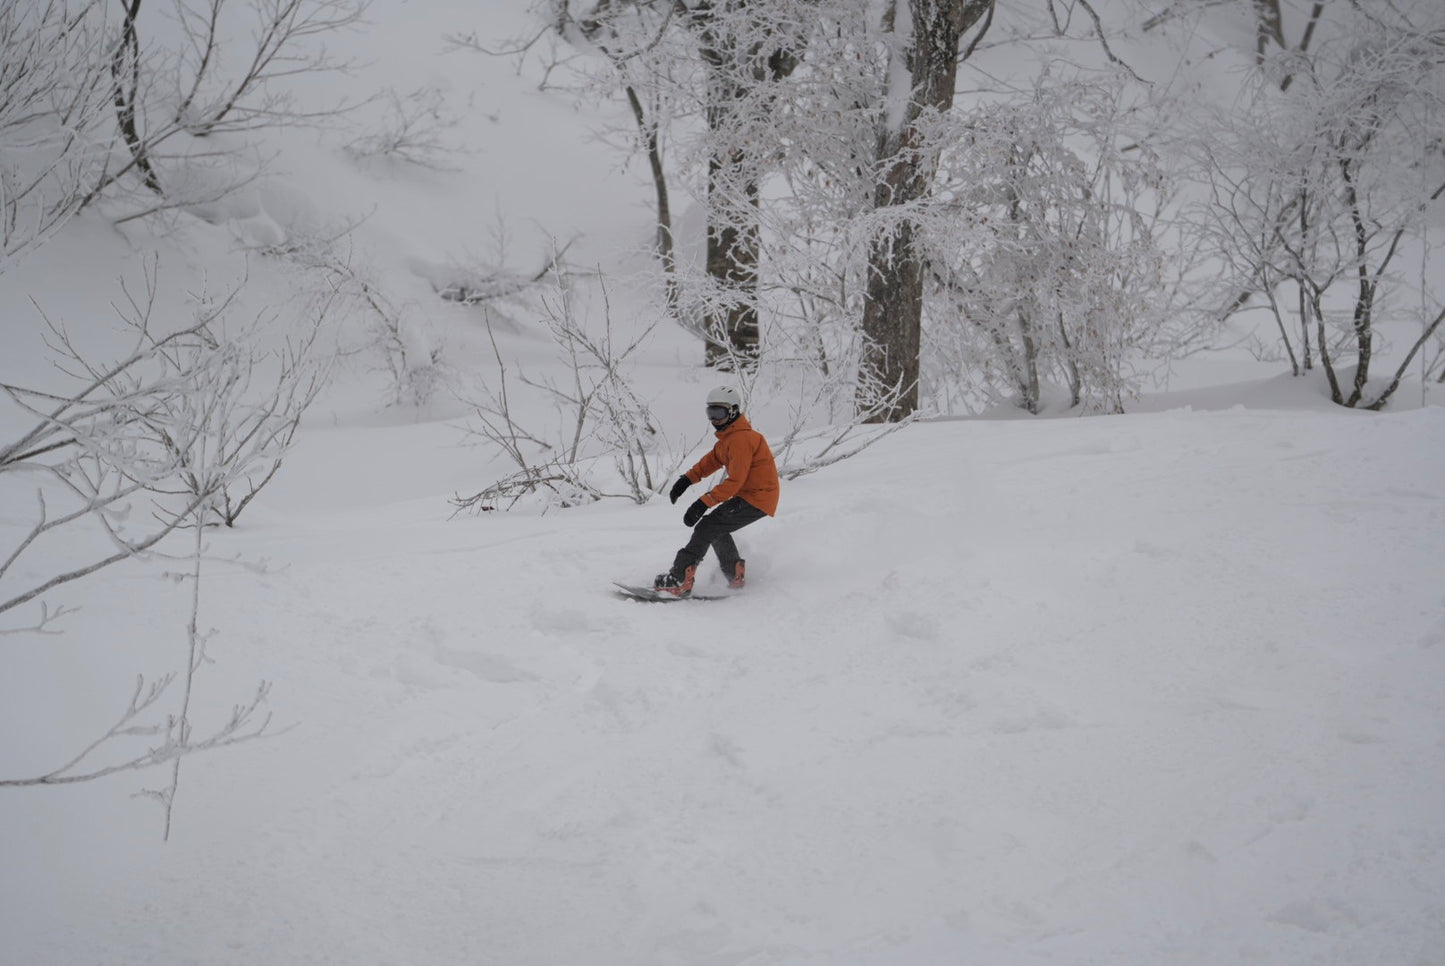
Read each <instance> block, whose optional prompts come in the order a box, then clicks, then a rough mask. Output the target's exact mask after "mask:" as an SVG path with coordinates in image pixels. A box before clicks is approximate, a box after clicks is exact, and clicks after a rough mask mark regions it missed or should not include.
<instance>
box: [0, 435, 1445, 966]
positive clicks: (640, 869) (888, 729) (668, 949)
mask: <svg viewBox="0 0 1445 966" xmlns="http://www.w3.org/2000/svg"><path fill="white" fill-rule="evenodd" d="M417 429H418V431H421V432H424V431H425V427H418V428H417ZM395 432H398V431H397V430H394V429H393V430H375V431H371V432H370V433H367V434H363V435H359V436H358V435H356V434H355V431H351V430H332V431H326V430H317V431H315V432H314V435H315V436H317V437H321V438H320V439H319V440H317V441H316V445H314V446H312V445H303V446H302V447H301V448H300V449H299V450H298V451H297V452H296V453H295V454H294V456H293V459H294V460H295V462H296V464H297V465H296V466H294V467H292V471H293V475H294V476H302V475H309V476H310V477H311V478H312V479H313V480H314V481H316V482H318V483H319V482H320V481H322V480H325V481H326V482H327V485H329V486H333V487H335V488H337V489H338V490H345V489H346V488H347V482H346V481H347V478H348V476H350V474H351V473H353V472H357V473H359V472H361V469H360V467H361V464H365V466H366V467H367V468H368V469H367V472H380V473H382V474H383V475H384V474H385V467H384V465H382V461H380V460H377V459H375V458H374V457H375V454H376V453H377V452H378V451H383V450H385V448H386V445H387V444H386V440H385V439H384V438H383V436H384V434H385V433H395ZM327 436H332V437H335V438H333V439H329V440H328V439H326V438H325V437H327ZM1442 441H1445V410H1442V409H1440V408H1429V409H1422V410H1416V411H1412V412H1405V413H1399V414H1395V415H1384V416H1361V415H1359V414H1355V413H1345V412H1337V411H1333V410H1327V409H1325V408H1324V407H1320V408H1318V409H1315V410H1306V411H1295V412H1290V411H1283V410H1276V411H1271V410H1243V409H1238V410H1231V411H1223V412H1195V411H1190V410H1187V409H1181V410H1174V411H1168V412H1163V413H1158V414H1146V415H1137V416H1126V417H1121V418H1107V419H1105V418H1101V419H1088V420H1056V421H1039V422H1021V421H960V422H951V423H939V424H927V425H920V426H917V427H916V428H914V429H912V430H911V431H909V432H907V433H906V434H903V435H900V436H895V437H893V438H890V439H889V440H887V441H885V442H884V443H882V444H880V445H879V446H877V447H876V448H875V449H873V450H871V451H869V452H868V453H866V454H865V455H863V456H860V457H858V458H857V459H855V460H852V461H850V462H847V463H844V464H842V465H840V466H838V467H835V468H833V469H831V470H829V471H827V472H826V473H823V474H818V475H816V476H813V477H809V478H804V479H802V480H799V481H797V482H795V483H792V484H791V485H789V486H787V487H786V489H785V491H784V500H783V506H782V509H781V512H780V514H779V516H778V517H777V518H776V520H772V521H766V522H763V523H759V524H757V525H756V526H755V527H753V528H752V529H750V530H746V531H743V533H742V534H741V535H740V539H741V540H742V543H743V547H744V550H745V553H746V555H747V557H748V559H749V564H750V575H751V585H750V586H749V587H748V588H747V589H746V590H745V591H744V592H742V593H741V594H740V595H738V596H737V597H736V598H734V599H728V600H725V601H720V602H695V603H673V604H665V605H648V604H636V603H629V602H626V601H622V600H617V599H613V598H612V597H610V596H609V595H608V592H607V586H608V582H609V580H611V579H613V578H623V579H628V578H637V577H641V576H643V575H646V574H649V573H650V572H652V571H654V570H657V569H660V568H661V567H662V566H663V564H664V562H665V561H666V560H667V559H668V558H669V557H670V555H671V552H672V550H673V549H674V548H675V546H676V545H677V544H678V543H679V542H680V540H681V538H682V536H683V535H684V534H683V531H682V528H681V527H680V526H679V525H678V520H677V516H678V514H677V512H676V509H675V508H673V507H670V506H668V505H667V503H666V502H665V501H657V502H655V503H654V504H652V505H649V506H646V507H640V508H639V507H635V506H632V505H630V504H629V505H622V504H617V505H605V504H603V505H595V506H592V507H588V508H583V509H576V510H571V511H566V512H563V513H555V514H549V515H547V516H543V517H537V516H532V517H527V516H505V515H501V514H492V515H486V516H482V517H476V518H466V519H457V520H450V521H449V520H447V519H446V518H445V517H446V515H445V512H444V508H445V503H444V498H445V497H446V495H447V493H446V491H445V490H444V489H442V488H439V487H434V488H432V489H431V490H427V489H425V488H419V489H418V490H417V492H415V493H414V494H413V497H414V498H413V499H392V500H381V499H378V500H376V501H374V502H372V503H369V504H367V505H356V506H345V505H343V506H340V507H337V508H335V509H331V510H326V509H321V508H318V507H316V506H314V505H312V504H310V503H309V502H308V501H307V500H305V499H304V498H303V497H302V494H301V493H300V490H301V487H292V488H291V489H290V491H289V492H287V491H284V490H283V491H281V495H278V497H277V498H274V499H272V500H270V501H268V503H267V505H266V507H265V508H264V512H258V513H257V516H258V518H259V519H258V520H257V521H255V523H254V524H253V525H252V526H250V527H247V528H244V529H242V530H240V531H239V532H236V533H234V534H226V535H218V536H217V537H216V538H215V539H214V540H213V551H215V552H219V551H221V550H224V552H225V553H227V554H238V555H240V557H242V558H244V559H246V560H262V559H264V560H267V561H269V569H268V570H267V571H266V572H264V573H257V572H253V571H251V570H246V569H239V568H233V569H231V570H228V571H222V572H221V573H220V574H219V575H218V576H213V577H212V578H210V580H209V582H208V583H207V585H206V586H205V597H206V600H205V615H206V618H207V619H208V621H209V622H211V623H213V624H214V625H215V626H216V627H218V628H220V629H221V630H222V634H221V636H220V637H219V638H218V639H217V640H216V641H215V642H214V643H213V645H212V652H213V657H214V658H215V660H216V663H215V665H214V666H211V667H207V668H206V669H205V674H204V676H203V677H202V678H201V681H202V685H201V686H202V687H203V688H204V689H205V690H204V693H205V695H206V696H207V698H208V699H210V700H212V701H214V702H218V703H220V704H222V705H224V704H225V703H226V702H227V701H229V700H232V699H236V698H239V697H243V696H244V692H245V689H246V687H247V685H248V682H249V681H251V680H254V679H255V678H256V677H265V678H267V679H269V680H272V681H273V682H275V684H274V692H273V696H272V706H273V707H274V709H275V713H276V715H277V724H278V725H279V726H281V727H282V728H286V729H289V730H284V731H283V732H282V733H280V734H278V735H277V736H276V737H274V738H272V739H270V740H267V741H262V742H257V743H252V744H248V745H243V746H238V747H235V748H232V749H228V750H225V751H222V752H218V753H214V754H211V755H208V756H203V757H200V758H195V759H191V760H190V761H188V763H187V765H186V771H185V776H184V780H183V784H182V787H181V791H180V795H179V798H178V800H177V806H176V807H177V824H176V830H175V833H174V835H173V839H172V841H171V842H170V843H169V844H168V845H163V844H161V843H160V842H159V841H158V834H157V828H156V816H155V814H154V811H155V808H154V805H153V804H151V803H149V802H145V801H138V800H132V799H129V798H128V797H127V796H128V795H129V794H130V793H132V792H133V791H135V790H136V787H137V784H138V783H139V781H140V780H139V779H134V778H133V779H131V780H126V779H124V778H120V779H110V780H108V781H106V782H102V783H96V784H95V785H92V786H88V787H78V788H72V789H53V788H39V789H21V790H12V791H8V792H6V793H4V794H3V795H0V815H3V829H4V837H5V847H4V853H5V856H6V858H5V862H4V880H5V881H4V893H5V901H4V903H3V906H0V920H3V921H0V926H3V934H4V936H5V937H6V938H5V949H4V952H3V954H0V958H3V959H4V961H5V962H7V963H15V964H27V963H34V964H41V963H45V964H71V963H207V964H230V963H236V964H241V963H247V964H252V963H288V964H314V963H377V964H380V963H398V964H410V963H417V964H421V963H427V964H436V963H496V964H558V963H575V964H597V966H603V964H618V966H621V964H683V963H687V964H702V963H706V964H724V963H737V964H742V963H748V964H782V963H849V964H855V963H856V964H864V963H869V964H872V963H878V964H883V963H889V964H920V966H922V964H944V963H949V964H952V963H958V964H965V963H1129V964H1153V963H1162V962H1170V963H1199V964H1205V963H1209V964H1214V963H1226V962H1244V961H1252V962H1266V963H1300V964H1303V963H1340V964H1345V963H1350V964H1354V963H1402V964H1412V966H1415V964H1427V963H1439V962H1441V959H1440V956H1441V950H1445V826H1442V824H1441V822H1440V816H1441V815H1442V814H1445V767H1442V765H1445V728H1442V722H1445V610H1442V604H1445V601H1442V595H1445V589H1442V584H1441V580H1440V577H1441V565H1440V561H1441V553H1440V537H1441V534H1442V532H1445V499H1442V494H1441V490H1440V482H1441V479H1442V474H1441V470H1442V468H1445V466H1442V459H1441V455H1440V454H1441V445H1440V444H1441V443H1442ZM328 446H330V447H332V450H331V456H333V457H336V458H337V459H338V460H339V459H343V458H344V455H345V454H347V453H350V454H352V459H353V460H354V462H355V463H356V464H357V468H356V469H354V470H353V469H352V468H351V467H347V466H344V465H343V466H335V465H334V462H335V461H332V462H333V466H332V469H331V472H332V473H334V474H335V475H333V476H327V475H326V468H325V466H324V465H322V464H318V463H315V462H312V461H311V460H314V459H315V458H316V454H318V453H320V454H325V453H326V452H327V448H328ZM308 452H309V453H311V454H312V456H311V457H308ZM438 452H444V450H442V448H441V447H438ZM363 454H364V455H363ZM412 469H413V470H414V469H415V466H413V467H412ZM438 479H439V480H440V477H439V478H438ZM706 579H707V581H708V582H715V581H716V580H718V579H720V578H717V577H716V576H715V575H713V574H711V573H709V574H707V575H706ZM105 583H106V589H105V590H103V591H94V590H93V591H92V593H93V598H94V599H92V598H88V599H87V608H86V610H85V611H84V612H82V613H81V614H80V615H77V616H75V617H73V618H71V621H72V623H71V624H69V625H68V628H67V630H68V633H67V634H66V635H65V637H64V638H61V639H60V640H59V642H58V643H54V644H44V645H38V646H37V645H34V644H30V645H27V646H28V647H29V648H31V649H32V650H39V651H41V654H40V655H39V656H38V657H45V658H48V659H49V660H50V661H51V664H50V665H49V666H46V667H44V668H42V667H41V665H43V664H44V662H43V661H41V660H39V659H38V657H37V655H34V654H32V655H31V659H30V670H29V672H28V673H27V674H26V676H25V678H24V680H21V679H19V678H12V679H11V680H10V681H8V682H7V688H6V690H7V692H9V691H11V690H12V688H16V687H22V688H23V691H24V695H21V696H14V695H11V696H7V702H6V708H5V711H6V720H5V731H4V733H5V735H6V736H7V741H6V746H7V747H6V751H7V753H8V754H7V760H8V761H9V762H10V770H11V771H14V770H15V769H17V768H20V767H22V764H23V761H24V755H23V754H22V753H27V754H38V758H37V763H38V760H39V759H43V758H44V757H45V756H44V754H39V753H40V752H44V751H47V750H49V751H50V752H51V753H52V754H58V753H59V752H60V750H62V746H63V744H64V742H63V741H59V740H58V738H63V737H66V733H67V732H68V731H69V730H71V728H73V730H74V732H75V737H78V736H80V735H82V734H84V733H85V732H86V728H87V727H89V728H91V729H93V728H94V727H95V725H96V724H99V723H101V722H102V721H104V720H106V719H107V716H108V715H110V714H112V713H113V712H114V711H116V710H118V708H117V704H118V702H119V701H120V700H122V698H123V695H122V694H121V693H120V692H121V691H122V690H123V684H122V682H123V678H112V680H111V681H109V682H107V683H108V684H111V685H114V687H113V688H103V687H101V686H100V683H99V682H97V681H96V680H95V676H94V674H93V673H89V672H93V670H94V667H95V665H94V664H93V663H91V661H92V659H91V658H87V659H86V660H87V664H86V665H83V666H82V665H78V664H77V663H76V662H77V658H76V656H75V655H74V654H72V653H71V649H72V648H75V649H77V650H79V649H80V648H81V646H82V645H83V644H85V643H91V642H97V643H98V642H101V641H105V640H111V639H114V638H115V637H118V636H123V637H125V638H127V639H132V638H133V639H138V640H144V639H146V638H152V637H153V638H154V640H153V641H146V643H147V644H148V645H156V646H159V645H161V644H162V643H163V642H167V643H168V645H174V646H175V647H179V646H180V641H179V640H178V637H179V626H178V621H179V618H177V620H175V621H171V622H169V624H168V622H167V620H166V618H165V616H164V614H165V613H166V612H167V610H168V609H169V610H179V603H178V601H176V600H171V599H170V598H179V597H181V596H182V595H183V591H181V590H178V589H176V588H174V587H173V586H167V585H166V584H165V583H164V581H163V580H162V579H161V577H160V576H159V575H158V574H156V573H154V572H151V571H148V570H146V569H145V568H142V567H139V566H137V567H134V568H128V569H126V570H124V571H118V572H117V573H116V574H115V575H113V576H111V577H109V578H108V579H107V580H106V582H105ZM168 595H169V596H168ZM102 635H105V636H102ZM116 643H120V642H119V641H117V642H116ZM132 643H136V641H134V640H133V641H132ZM6 646H7V647H8V648H9V649H11V650H12V651H14V650H16V645H15V644H14V643H13V642H7V644H6ZM162 649H163V648H162ZM133 653H134V651H132V655H133ZM101 663H102V664H105V665H109V666H111V667H112V668H113V669H114V668H116V662H115V658H114V656H110V657H109V658H104V657H103V658H102V659H101ZM77 677H80V678H82V679H84V680H85V681H86V683H87V686H88V689H89V690H90V692H91V693H90V694H89V696H88V698H87V699H85V700H83V701H82V700H80V697H81V694H82V692H83V691H85V690H86V688H82V687H77V686H76V685H75V683H74V679H75V678H77ZM57 717H63V718H66V719H67V722H66V723H67V724H68V725H70V726H71V727H70V728H67V727H60V728H59V730H60V732H61V735H59V736H56V735H54V731H55V730H56V727H57V726H56V725H55V724H54V722H53V720H52V719H54V718H57ZM72 740H73V739H72Z"/></svg>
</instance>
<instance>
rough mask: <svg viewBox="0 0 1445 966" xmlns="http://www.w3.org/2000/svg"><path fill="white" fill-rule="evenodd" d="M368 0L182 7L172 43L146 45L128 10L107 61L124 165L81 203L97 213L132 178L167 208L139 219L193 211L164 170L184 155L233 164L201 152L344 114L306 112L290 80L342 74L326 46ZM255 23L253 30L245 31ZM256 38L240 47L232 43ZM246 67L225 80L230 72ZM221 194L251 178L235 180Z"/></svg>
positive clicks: (140, 23)
mask: <svg viewBox="0 0 1445 966" xmlns="http://www.w3.org/2000/svg"><path fill="white" fill-rule="evenodd" d="M365 5H366V0H257V2H255V3H251V4H247V5H244V6H243V5H240V4H238V3H237V2H236V0H176V2H175V4H174V11H173V13H174V24H173V29H174V31H175V34H174V37H173V39H172V42H171V43H169V44H168V43H165V42H153V43H148V42H147V38H146V37H145V36H144V26H145V9H144V2H143V0H123V2H122V14H121V20H120V38H119V40H118V41H117V42H116V44H115V45H114V47H113V48H112V49H111V52H110V64H109V66H110V72H111V77H112V84H111V89H110V93H111V99H112V101H113V104H114V109H115V117H116V124H117V128H118V130H119V132H120V135H121V140H122V141H123V143H124V144H125V147H126V157H125V159H124V160H123V161H121V162H120V163H118V164H115V165H112V166H111V167H110V168H109V169H108V170H107V171H106V172H105V174H104V176H103V177H102V178H100V179H99V181H98V182H97V183H96V184H95V185H94V186H93V187H92V189H91V191H90V192H89V194H88V195H87V196H86V198H85V199H84V203H85V204H90V203H93V202H94V201H96V200H98V199H99V198H101V197H102V196H104V195H105V194H106V193H107V192H108V191H109V190H110V189H111V188H113V187H114V186H115V185H117V184H119V183H120V182H122V180H123V179H126V178H128V177H129V176H131V175H132V174H134V175H136V176H138V178H139V180H140V182H141V184H142V185H143V186H144V187H145V188H146V189H148V190H149V191H150V192H151V193H152V194H153V195H156V196H158V197H159V198H161V199H162V200H160V201H157V202H153V203H152V204H151V205H150V206H148V207H145V208H144V209H143V210H142V211H140V212H138V213H137V214H133V215H131V216H130V217H136V216H137V215H138V214H148V213H151V212H153V211H157V210H163V209H165V208H169V207H176V206H183V205H186V204H189V203H193V202H194V201H195V199H191V198H186V197H182V196H178V195H177V193H176V192H173V191H170V190H169V189H168V186H167V185H166V183H165V181H166V178H165V175H164V174H163V172H162V167H163V163H164V162H165V161H166V160H167V158H168V157H170V152H173V151H179V152H180V155H181V156H182V157H184V158H186V159H187V162H188V163H191V164H196V163H210V164H224V163H227V162H228V161H230V162H234V160H235V152H234V150H228V149H225V148H198V146H197V145H198V144H200V143H203V142H204V140H205V139H206V138H209V137H211V136H213V135H216V134H221V133H236V132H247V131H254V130H257V129H260V128H265V127H273V126H277V125H282V124H293V123H319V122H321V121H323V120H324V119H326V118H328V117H331V116H333V115H335V114H336V113H337V112H338V111H339V110H340V109H341V106H340V105H336V104H330V105H326V106H323V107H319V108H306V107H303V106H301V105H299V104H298V103H297V102H296V100H295V98H294V97H293V95H292V93H291V92H290V90H289V89H288V88H287V86H286V85H287V82H289V81H291V80H292V79H294V78H296V77H298V76H301V75H305V74H312V73H317V72H326V71H334V70H339V69H342V68H343V67H344V66H345V65H344V64H342V63H340V62H338V61H336V60H335V59H333V58H332V57H331V56H330V54H329V53H328V52H327V50H326V46H325V44H324V43H323V42H322V40H321V38H324V37H325V36H326V35H328V34H331V33H334V32H336V31H339V30H344V29H347V28H349V27H352V26H354V25H356V24H357V23H358V22H359V21H360V20H361V17H362V14H363V13H364V11H365ZM248 21H249V22H248ZM241 35H249V41H248V42H245V43H238V42H237V41H235V40H234V39H232V38H234V37H236V36H241ZM230 63H237V64H239V65H240V66H239V68H238V69H236V70H234V71H228V70H227V69H226V67H225V66H224V65H227V64H230ZM230 177H231V179H232V180H230V181H228V182H227V183H226V184H225V185H224V186H223V187H222V188H220V189H213V191H219V192H220V193H222V194H224V193H226V192H229V191H231V190H234V189H235V188H236V187H238V186H239V185H240V184H243V183H244V182H245V181H246V180H247V178H248V177H249V176H248V175H245V174H232V175H231V176H230Z"/></svg>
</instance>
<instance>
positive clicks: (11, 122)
mask: <svg viewBox="0 0 1445 966" xmlns="http://www.w3.org/2000/svg"><path fill="white" fill-rule="evenodd" d="M107 44H108V40H107V36H106V30H105V16H104V7H103V3H102V0H44V2H36V3H15V2H7V3H4V4H0V272H4V271H5V270H6V269H7V268H9V267H10V265H11V264H12V263H13V262H14V261H15V260H16V259H18V258H19V257H20V256H21V255H23V254H25V253H26V252H28V251H30V250H32V249H34V248H35V247H37V246H39V245H42V244H44V243H45V241H46V240H47V239H48V238H49V237H50V236H51V235H52V234H54V233H55V232H56V231H57V230H59V228H60V227H61V226H62V225H64V224H65V222H66V221H67V220H69V218H70V217H71V216H72V215H74V214H75V213H76V212H77V211H79V210H80V208H81V207H82V206H83V204H84V202H85V199H86V197H87V195H88V194H89V192H90V190H91V188H92V187H93V186H94V184H95V183H96V182H97V181H98V180H100V179H101V178H103V177H104V170H105V164H106V159H107V156H108V155H109V152H110V148H109V143H108V141H107V139H106V138H105V137H104V136H103V135H101V134H100V132H99V129H100V127H101V122H102V121H104V119H105V116H106V110H107V94H108V91H109V89H110V86H111V82H110V73H109V68H108V65H107V59H106V51H107V49H108V47H107Z"/></svg>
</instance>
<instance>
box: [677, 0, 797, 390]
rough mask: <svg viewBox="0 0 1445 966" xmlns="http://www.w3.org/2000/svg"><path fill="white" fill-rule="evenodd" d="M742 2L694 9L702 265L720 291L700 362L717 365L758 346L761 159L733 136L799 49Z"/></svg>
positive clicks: (745, 356) (763, 104) (752, 353)
mask: <svg viewBox="0 0 1445 966" xmlns="http://www.w3.org/2000/svg"><path fill="white" fill-rule="evenodd" d="M748 6H749V0H723V2H722V3H720V4H718V5H717V6H712V5H705V6H703V7H700V8H697V10H695V11H694V13H693V24H694V26H695V27H696V28H697V29H698V35H699V41H700V45H699V51H700V54H701V56H702V60H703V63H704V64H705V65H706V66H707V69H708V76H709V84H708V87H709V90H708V108H707V124H708V131H709V134H710V135H711V137H712V141H713V144H714V148H713V153H712V156H711V157H710V158H709V159H708V181H707V221H708V224H707V262H706V267H707V274H708V276H709V278H710V279H711V280H712V282H713V285H714V289H715V291H717V292H720V293H721V294H722V298H720V299H714V300H710V301H709V303H708V308H707V312H706V315H705V317H704V320H703V324H704V332H705V338H706V350H705V362H706V364H707V365H708V366H710V367H713V368H720V369H726V368H730V367H732V366H734V365H743V366H746V365H750V364H752V363H753V362H755V361H756V360H757V358H758V355H759V353H760V352H761V348H762V346H761V337H760V329H759V325H758V307H757V294H758V261H759V258H760V256H761V237H762V236H761V230H760V228H759V214H758V201H759V187H758V186H759V183H760V182H761V180H762V176H763V170H764V167H765V165H766V159H765V158H758V157H756V156H755V150H754V151H750V150H749V149H748V146H746V145H740V144H738V143H737V141H738V139H737V127H738V125H739V124H740V123H746V121H747V119H748V118H747V115H748V114H749V113H752V114H757V113H759V112H766V110H767V108H768V105H769V104H770V103H771V101H772V97H771V96H770V94H769V92H768V87H769V85H773V84H777V83H779V82H781V81H782V80H784V79H786V78H787V77H788V76H789V75H790V74H792V72H793V70H794V69H795V68H796V67H797V65H798V54H799V52H798V51H796V50H794V49H793V48H792V47H791V46H790V44H789V43H787V42H786V41H785V40H783V39H781V38H779V37H777V35H776V31H774V30H773V29H771V28H770V27H768V26H767V25H765V24H762V23H760V22H756V21H754V22H751V23H749V22H748V19H747V18H748V15H749V11H748ZM740 27H741V28H742V29H739V28H740ZM760 94H761V96H760ZM754 120H756V118H754Z"/></svg>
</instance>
